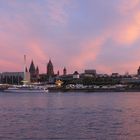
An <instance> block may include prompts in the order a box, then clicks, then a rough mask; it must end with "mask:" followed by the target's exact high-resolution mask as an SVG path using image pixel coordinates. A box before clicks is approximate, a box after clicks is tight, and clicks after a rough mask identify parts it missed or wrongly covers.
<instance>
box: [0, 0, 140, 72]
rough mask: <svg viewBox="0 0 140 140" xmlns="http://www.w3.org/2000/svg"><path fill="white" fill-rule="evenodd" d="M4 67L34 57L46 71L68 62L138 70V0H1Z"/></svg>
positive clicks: (0, 61) (14, 67)
mask: <svg viewBox="0 0 140 140" xmlns="http://www.w3.org/2000/svg"><path fill="white" fill-rule="evenodd" d="M0 16H1V19H0V44H1V51H0V66H1V67H0V72H4V71H22V70H23V63H24V62H23V55H24V54H26V55H27V65H28V66H29V65H30V62H31V60H32V59H33V60H34V62H35V64H36V65H38V66H39V68H40V72H41V73H43V72H44V73H45V72H46V64H47V63H48V61H49V59H50V58H51V60H52V62H53V64H54V68H55V72H57V70H60V72H61V70H63V68H64V67H66V68H67V70H68V73H73V71H75V70H77V71H79V72H83V71H84V70H85V69H96V70H97V72H98V73H112V72H118V73H122V74H124V73H125V72H130V73H137V69H138V67H139V65H140V54H139V52H140V27H139V24H140V22H139V18H140V0H133V1H132V0H114V1H112V0H106V1H102V0H94V1H93V0H59V1H58V0H42V1H38V0H30V1H29V0H24V1H23V0H13V1H10V0H1V1H0Z"/></svg>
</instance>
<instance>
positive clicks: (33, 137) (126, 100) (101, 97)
mask: <svg viewBox="0 0 140 140" xmlns="http://www.w3.org/2000/svg"><path fill="white" fill-rule="evenodd" d="M139 101H140V93H100V94H99V93H92V94H91V93H90V94H89V93H66V94H62V93H59V94H55V93H54V94H27V93H26V94H10V93H0V118H1V120H0V139H2V140H3V139H4V140H16V139H17V140H19V139H23V140H24V139H30V140H46V139H47V140H48V139H62V140H63V139H64V140H67V139H68V140H77V139H86V140H88V139H89V140H92V139H99V140H102V139H103V140H106V139H107V140H122V139H127V140H132V139H133V140H139V139H140V120H139V118H140V103H139Z"/></svg>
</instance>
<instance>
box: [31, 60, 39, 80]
mask: <svg viewBox="0 0 140 140" xmlns="http://www.w3.org/2000/svg"><path fill="white" fill-rule="evenodd" d="M29 72H30V79H31V82H38V79H39V68H38V66H37V67H36V68H35V65H34V62H33V60H32V62H31V65H30V68H29Z"/></svg>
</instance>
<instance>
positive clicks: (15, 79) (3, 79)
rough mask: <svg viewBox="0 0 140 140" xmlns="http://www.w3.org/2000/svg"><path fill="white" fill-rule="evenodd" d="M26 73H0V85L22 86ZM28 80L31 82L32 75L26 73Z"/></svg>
mask: <svg viewBox="0 0 140 140" xmlns="http://www.w3.org/2000/svg"><path fill="white" fill-rule="evenodd" d="M24 74H25V73H24V72H3V73H0V83H2V84H17V85H18V84H22V82H23V80H24ZM26 80H27V81H29V82H30V73H29V72H26Z"/></svg>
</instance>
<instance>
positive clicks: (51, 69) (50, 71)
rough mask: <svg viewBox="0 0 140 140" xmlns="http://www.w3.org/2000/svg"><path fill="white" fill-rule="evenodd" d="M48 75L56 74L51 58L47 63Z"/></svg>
mask: <svg viewBox="0 0 140 140" xmlns="http://www.w3.org/2000/svg"><path fill="white" fill-rule="evenodd" d="M47 75H48V76H53V75H54V70H53V64H52V61H51V59H50V60H49V62H48V64H47Z"/></svg>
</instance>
